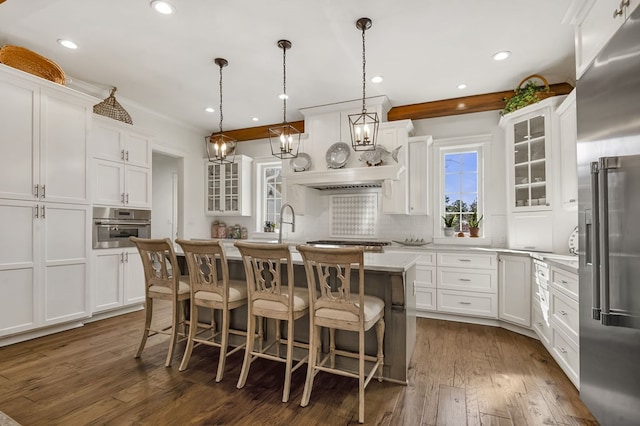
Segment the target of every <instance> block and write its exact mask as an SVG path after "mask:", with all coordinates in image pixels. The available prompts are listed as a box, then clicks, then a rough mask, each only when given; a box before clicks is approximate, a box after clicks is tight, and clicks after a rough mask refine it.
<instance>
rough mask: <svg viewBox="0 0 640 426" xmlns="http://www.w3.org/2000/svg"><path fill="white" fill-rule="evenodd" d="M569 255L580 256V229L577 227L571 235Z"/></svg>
mask: <svg viewBox="0 0 640 426" xmlns="http://www.w3.org/2000/svg"><path fill="white" fill-rule="evenodd" d="M569 253H571V254H578V227H577V226H576V227H575V228H574V229H573V231H572V232H571V235H569Z"/></svg>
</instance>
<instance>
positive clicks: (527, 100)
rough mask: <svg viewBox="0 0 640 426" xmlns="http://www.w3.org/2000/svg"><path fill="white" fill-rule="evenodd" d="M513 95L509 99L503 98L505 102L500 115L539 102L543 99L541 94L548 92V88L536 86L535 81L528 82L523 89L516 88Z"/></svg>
mask: <svg viewBox="0 0 640 426" xmlns="http://www.w3.org/2000/svg"><path fill="white" fill-rule="evenodd" d="M514 92H515V94H514V95H513V96H512V97H510V98H504V101H505V102H506V104H505V106H504V109H503V110H502V111H500V115H505V114H508V113H510V112H513V111H515V110H518V109H520V108H524V107H526V106H527V105H531V104H535V103H536V102H540V101H541V100H542V99H543V98H542V97H541V96H540V94H541V93H545V92H549V86H538V85H537V84H536V82H535V81H533V80H529V81H527V83H526V84H525V85H524V87H516V89H515V90H514Z"/></svg>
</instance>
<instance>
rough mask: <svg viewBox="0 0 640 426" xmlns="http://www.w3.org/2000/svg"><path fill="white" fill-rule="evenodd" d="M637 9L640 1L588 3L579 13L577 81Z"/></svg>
mask: <svg viewBox="0 0 640 426" xmlns="http://www.w3.org/2000/svg"><path fill="white" fill-rule="evenodd" d="M576 1H577V0H576ZM638 5H640V0H589V1H587V2H585V4H584V6H583V7H582V8H580V9H579V10H577V11H576V14H575V15H576V16H575V17H574V23H575V26H576V27H575V44H576V78H578V79H579V78H580V77H581V76H582V74H584V72H585V71H586V70H587V68H588V67H589V65H590V64H591V62H592V61H593V59H594V58H595V57H596V56H597V55H598V53H600V51H601V50H602V48H603V47H604V46H605V44H606V43H607V41H609V39H610V38H611V37H612V36H613V34H614V33H615V32H616V30H617V29H618V28H620V26H622V24H623V23H624V22H625V21H626V20H627V18H629V15H631V12H633V10H634V9H635V8H636V7H638ZM574 9H578V8H574Z"/></svg>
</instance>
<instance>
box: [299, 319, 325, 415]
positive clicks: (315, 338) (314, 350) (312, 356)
mask: <svg viewBox="0 0 640 426" xmlns="http://www.w3.org/2000/svg"><path fill="white" fill-rule="evenodd" d="M310 328H311V329H310V330H309V331H310V333H309V334H310V336H309V361H308V362H307V379H306V380H305V382H304V390H303V391H302V401H301V402H300V406H301V407H306V406H307V405H309V400H310V399H311V388H312V387H313V378H314V376H315V368H314V367H315V365H316V363H317V356H318V345H319V342H320V327H319V326H315V325H312V326H311V327H310Z"/></svg>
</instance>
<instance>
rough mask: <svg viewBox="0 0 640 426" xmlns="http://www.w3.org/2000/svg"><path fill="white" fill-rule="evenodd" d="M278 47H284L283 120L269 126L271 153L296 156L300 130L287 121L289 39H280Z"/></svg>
mask: <svg viewBox="0 0 640 426" xmlns="http://www.w3.org/2000/svg"><path fill="white" fill-rule="evenodd" d="M277 45H278V47H279V48H280V49H282V75H283V78H282V87H283V91H282V96H281V97H282V102H283V108H282V113H283V122H282V125H280V126H275V127H270V128H269V142H270V144H271V154H272V155H273V156H275V157H278V158H280V159H285V158H296V157H297V156H298V150H299V149H300V132H299V131H298V129H296V128H295V127H293V126H292V125H291V124H289V123H287V97H288V96H287V49H291V42H290V41H289V40H278V43H277Z"/></svg>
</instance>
